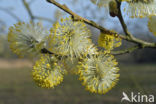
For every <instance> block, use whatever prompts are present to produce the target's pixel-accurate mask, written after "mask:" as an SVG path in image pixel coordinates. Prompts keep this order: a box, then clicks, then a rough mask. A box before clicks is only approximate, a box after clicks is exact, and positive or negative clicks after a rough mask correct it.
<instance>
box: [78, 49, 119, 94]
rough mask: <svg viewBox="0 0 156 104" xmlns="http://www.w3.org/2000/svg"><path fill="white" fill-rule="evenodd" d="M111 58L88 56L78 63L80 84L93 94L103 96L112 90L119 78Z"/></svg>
mask: <svg viewBox="0 0 156 104" xmlns="http://www.w3.org/2000/svg"><path fill="white" fill-rule="evenodd" d="M116 65H117V62H116V60H115V59H114V57H113V56H111V55H107V54H103V53H102V52H101V53H100V54H99V55H98V56H90V58H86V59H84V60H83V61H81V62H80V63H79V66H78V68H79V75H80V78H79V79H80V80H81V81H82V84H83V85H84V86H85V87H86V89H87V90H89V91H90V92H93V93H99V94H105V93H106V92H108V91H109V90H110V89H112V88H113V87H114V86H115V85H116V83H117V81H118V78H119V74H117V72H118V71H119V68H118V67H116Z"/></svg>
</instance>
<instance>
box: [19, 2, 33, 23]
mask: <svg viewBox="0 0 156 104" xmlns="http://www.w3.org/2000/svg"><path fill="white" fill-rule="evenodd" d="M22 2H23V5H24V7H25V8H26V10H27V12H28V14H29V17H30V19H31V20H32V22H33V21H34V16H33V13H32V11H31V9H30V7H29V4H28V3H27V2H26V1H25V0H22Z"/></svg>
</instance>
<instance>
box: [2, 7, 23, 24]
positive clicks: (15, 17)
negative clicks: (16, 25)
mask: <svg viewBox="0 0 156 104" xmlns="http://www.w3.org/2000/svg"><path fill="white" fill-rule="evenodd" d="M0 10H2V11H4V12H6V13H7V14H9V15H10V16H12V17H13V18H14V19H15V20H16V21H21V19H20V18H19V17H17V16H16V15H15V14H14V13H12V12H11V11H10V10H8V9H7V8H2V7H0Z"/></svg>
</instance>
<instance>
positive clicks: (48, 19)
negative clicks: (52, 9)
mask: <svg viewBox="0 0 156 104" xmlns="http://www.w3.org/2000/svg"><path fill="white" fill-rule="evenodd" d="M34 18H35V19H40V20H45V21H48V22H51V23H53V22H54V21H53V20H52V19H50V18H46V17H40V16H34Z"/></svg>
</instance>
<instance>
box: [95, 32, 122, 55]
mask: <svg viewBox="0 0 156 104" xmlns="http://www.w3.org/2000/svg"><path fill="white" fill-rule="evenodd" d="M98 46H100V47H104V48H105V52H107V53H109V52H110V51H111V50H113V49H114V48H116V47H119V46H121V39H120V38H119V37H118V36H117V35H110V34H105V33H102V32H101V34H100V36H99V38H98Z"/></svg>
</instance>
